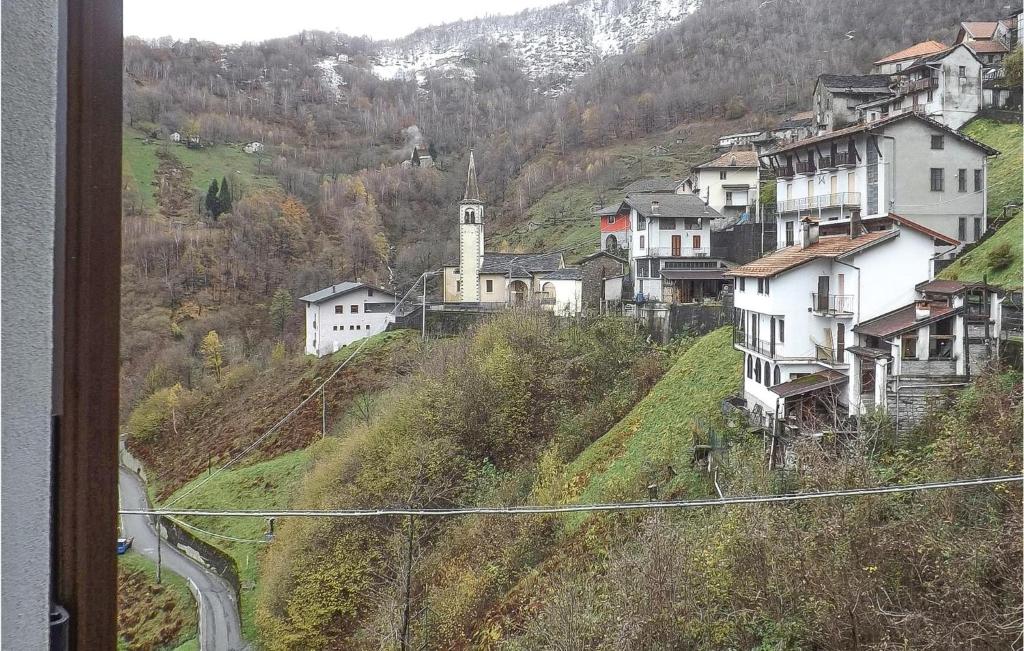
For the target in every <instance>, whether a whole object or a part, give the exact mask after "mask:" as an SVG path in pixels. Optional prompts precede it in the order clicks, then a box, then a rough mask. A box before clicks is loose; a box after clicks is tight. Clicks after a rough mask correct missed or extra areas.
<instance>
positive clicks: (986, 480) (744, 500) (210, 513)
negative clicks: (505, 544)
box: [120, 475, 1024, 518]
mask: <svg viewBox="0 0 1024 651" xmlns="http://www.w3.org/2000/svg"><path fill="white" fill-rule="evenodd" d="M1021 481H1024V476H1022V475H1003V476H998V477H977V478H973V479H957V480H952V481H945V482H932V483H925V484H897V485H891V486H874V487H867V488H850V489H843V490H834V491H819V492H812V493H783V494H781V495H746V496H736V497H725V498H718V499H692V500H673V501H660V502H659V501H650V502H612V503H604V504H561V505H526V506H477V507H459V508H447V509H443V508H437V509H431V508H412V507H410V508H381V509H342V510H313V509H310V510H303V509H290V510H289V509H285V510H278V511H257V510H234V511H233V510H219V511H216V510H199V509H168V508H163V509H153V510H142V509H125V510H122V511H120V513H121V514H122V515H150V516H171V515H177V516H202V517H261V518H266V517H272V518H283V517H306V518H368V517H379V516H459V515H535V514H555V513H590V512H595V511H649V510H654V509H687V508H703V507H708V506H728V505H732V504H772V503H779V502H805V501H809V500H819V499H833V498H844V497H859V496H864V495H883V494H888V493H910V492H919V491H928V490H940V489H950V488H967V487H972V486H988V485H992V484H1009V483H1019V482H1021Z"/></svg>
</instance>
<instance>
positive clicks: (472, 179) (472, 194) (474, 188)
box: [462, 149, 480, 203]
mask: <svg viewBox="0 0 1024 651" xmlns="http://www.w3.org/2000/svg"><path fill="white" fill-rule="evenodd" d="M462 201H463V202H464V203H480V186H479V184H477V182H476V161H474V160H473V150H472V149H470V150H469V169H468V170H467V171H466V192H465V193H464V194H463V195H462Z"/></svg>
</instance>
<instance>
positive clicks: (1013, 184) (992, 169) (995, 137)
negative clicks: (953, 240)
mask: <svg viewBox="0 0 1024 651" xmlns="http://www.w3.org/2000/svg"><path fill="white" fill-rule="evenodd" d="M964 133H966V134H967V135H969V136H971V137H972V138H975V139H977V140H980V141H981V142H984V143H985V144H987V145H989V146H990V147H994V148H996V149H998V150H999V152H1000V153H999V155H998V156H996V157H995V158H992V159H991V160H990V161H989V169H988V216H989V219H990V220H992V219H997V218H999V217H1001V216H1002V214H1003V206H1005V205H1007V204H1017V205H1018V206H1019V205H1021V204H1022V187H1021V186H1022V174H1024V153H1022V150H1021V138H1022V137H1024V128H1022V127H1021V125H1020V124H1004V123H1001V122H997V121H995V120H988V119H982V120H974V121H973V122H971V123H970V124H968V125H967V126H966V127H965V128H964ZM1022 239H1024V217H1022V215H1021V214H1020V213H1018V215H1017V216H1016V217H1014V218H1013V219H1011V220H1010V221H1009V222H1007V223H1006V224H1004V225H1003V226H1002V227H1001V228H1000V229H999V231H998V232H997V233H996V234H995V235H993V236H992V237H990V238H989V239H987V240H985V241H984V242H982V243H981V244H980V245H978V246H977V247H976V248H974V249H973V250H971V251H970V252H969V253H967V254H965V255H964V256H962V257H961V258H960V259H959V260H957V261H956V262H954V263H953V264H952V265H950V266H949V267H948V268H946V269H944V270H943V272H942V273H941V274H940V275H939V276H940V277H941V278H949V279H952V280H963V281H968V282H974V281H980V280H982V279H986V278H987V280H988V282H990V283H992V284H994V285H998V286H1000V287H1006V288H1017V287H1020V286H1021V284H1022V277H1021V269H1022V266H1024V254H1022Z"/></svg>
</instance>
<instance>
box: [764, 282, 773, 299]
mask: <svg viewBox="0 0 1024 651" xmlns="http://www.w3.org/2000/svg"><path fill="white" fill-rule="evenodd" d="M771 281H772V279H771V278H765V279H764V295H765V296H767V295H768V294H771V287H770V285H771Z"/></svg>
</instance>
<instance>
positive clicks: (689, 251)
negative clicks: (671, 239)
mask: <svg viewBox="0 0 1024 651" xmlns="http://www.w3.org/2000/svg"><path fill="white" fill-rule="evenodd" d="M636 255H637V256H639V257H647V258H707V257H710V256H711V247H710V246H701V247H697V248H694V247H692V246H649V247H647V248H646V249H644V250H642V251H637V253H636Z"/></svg>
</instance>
